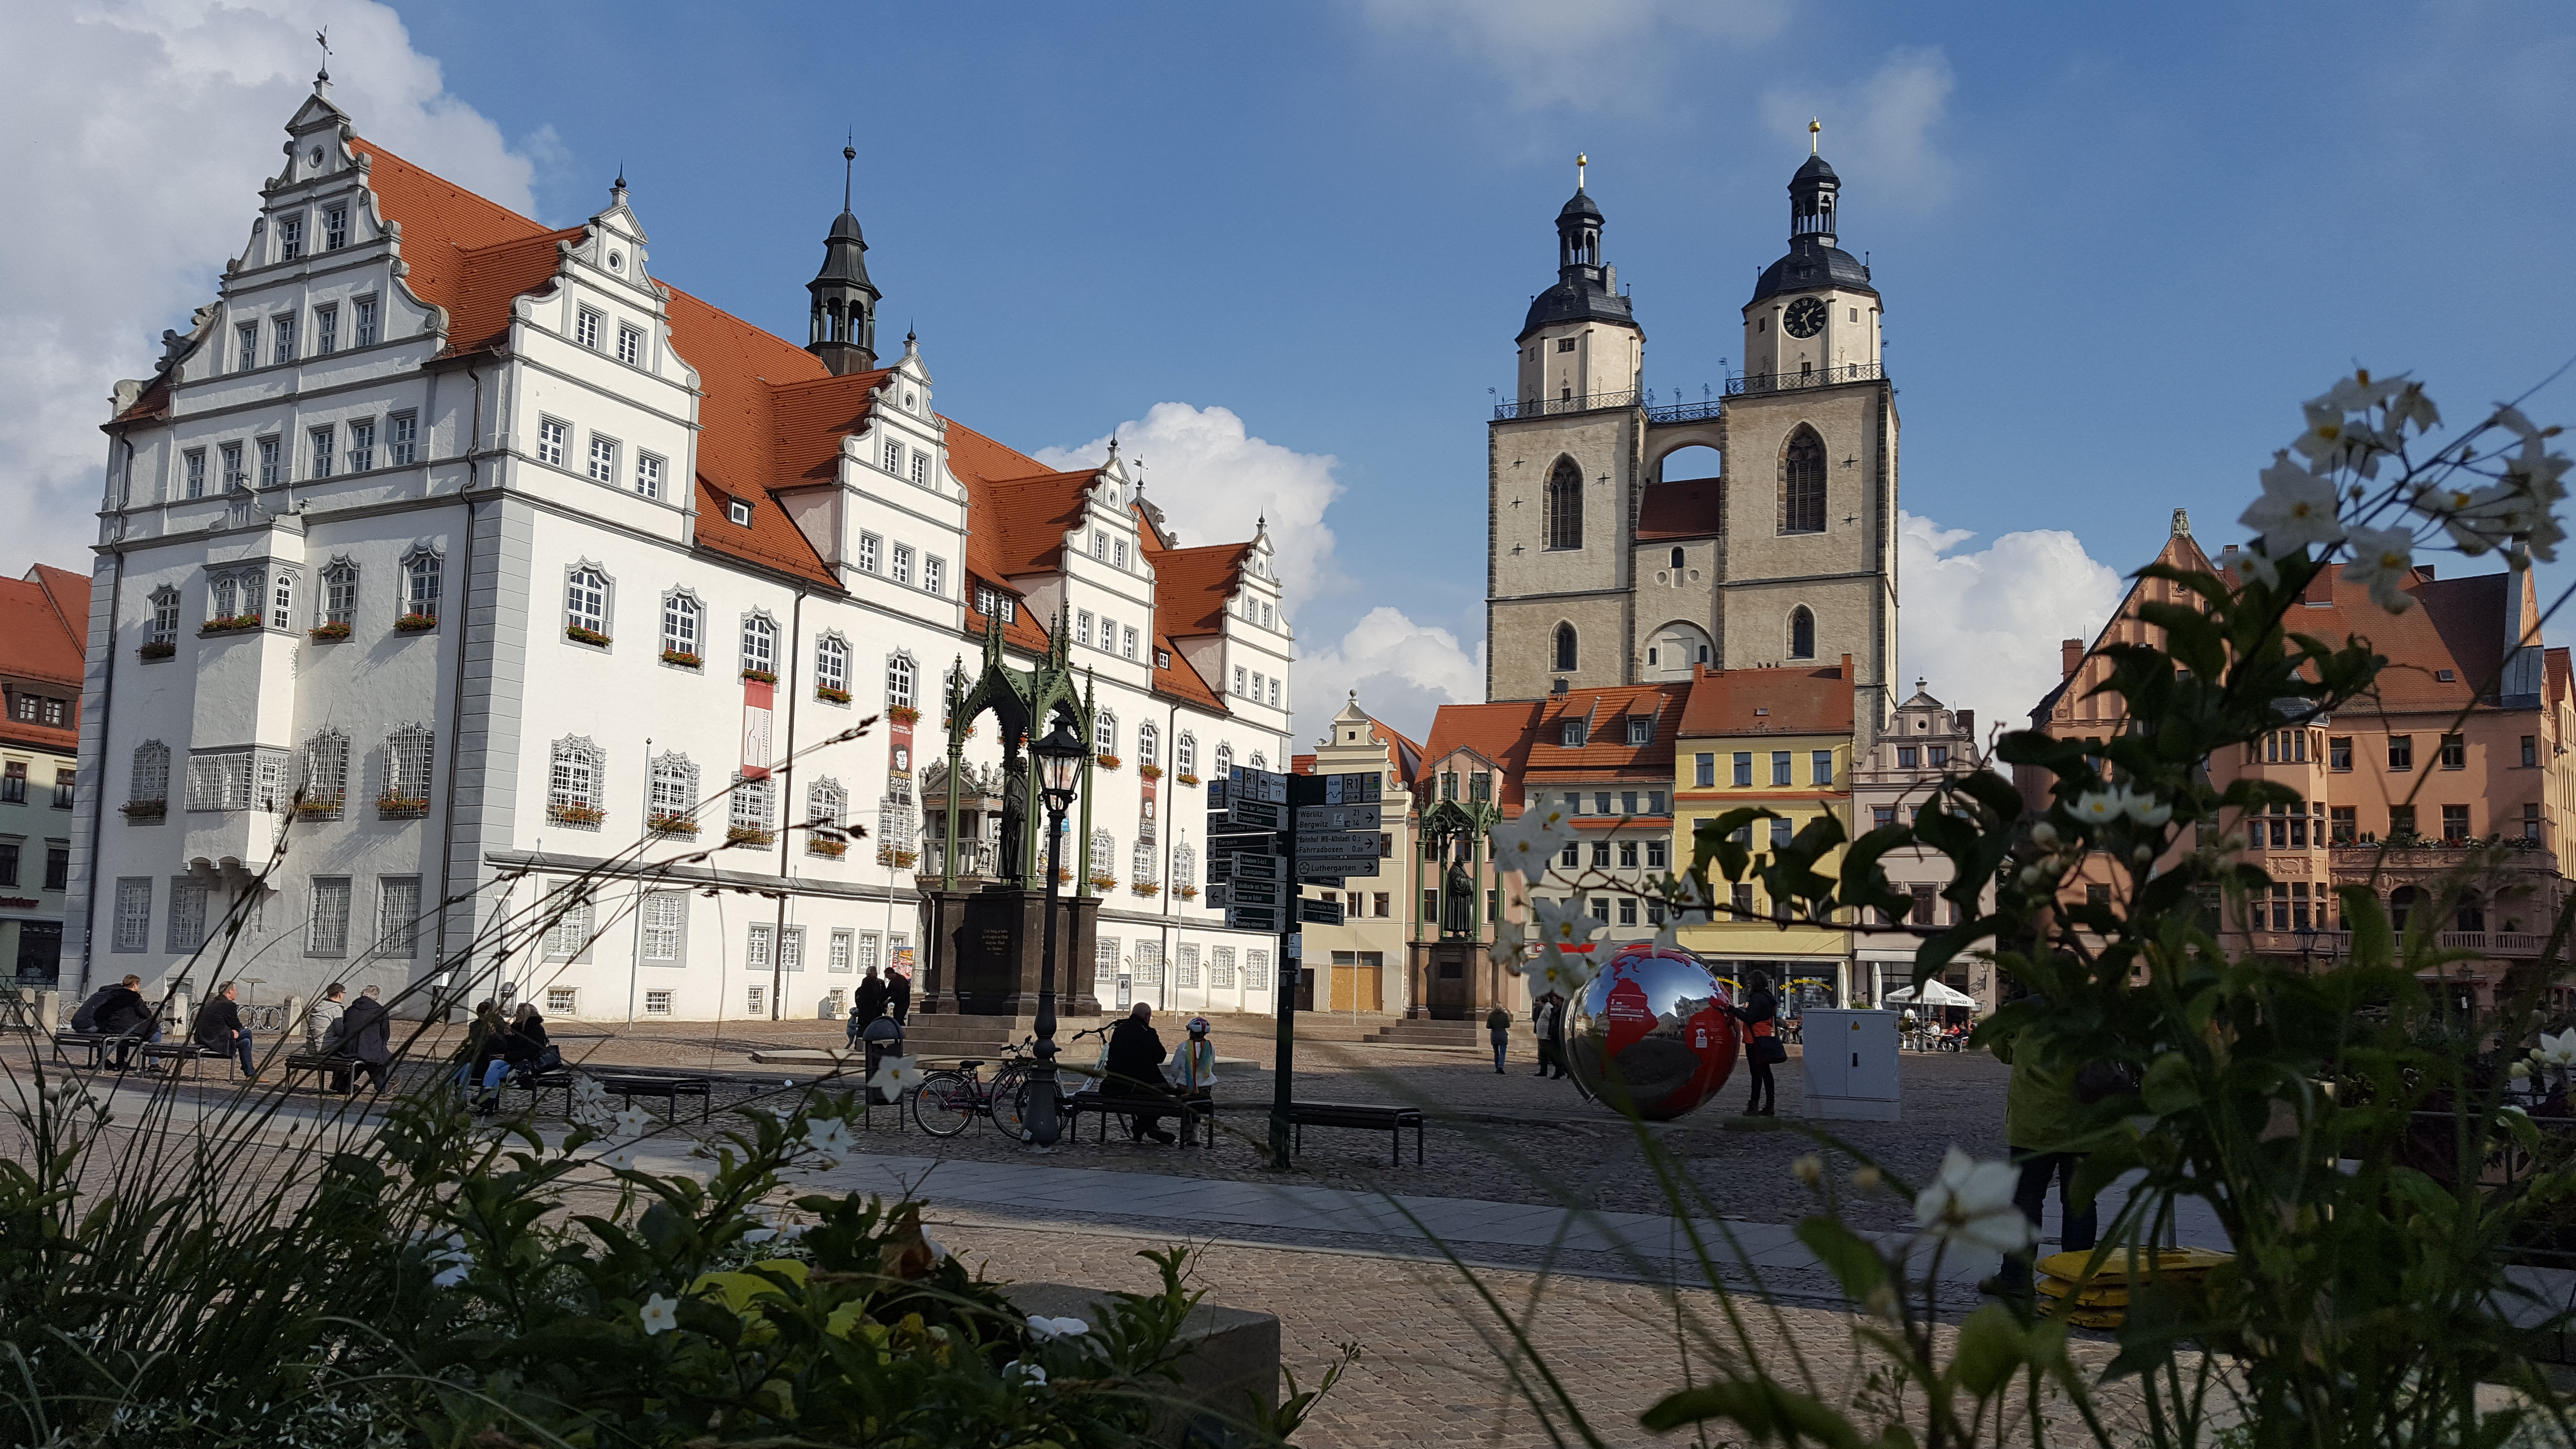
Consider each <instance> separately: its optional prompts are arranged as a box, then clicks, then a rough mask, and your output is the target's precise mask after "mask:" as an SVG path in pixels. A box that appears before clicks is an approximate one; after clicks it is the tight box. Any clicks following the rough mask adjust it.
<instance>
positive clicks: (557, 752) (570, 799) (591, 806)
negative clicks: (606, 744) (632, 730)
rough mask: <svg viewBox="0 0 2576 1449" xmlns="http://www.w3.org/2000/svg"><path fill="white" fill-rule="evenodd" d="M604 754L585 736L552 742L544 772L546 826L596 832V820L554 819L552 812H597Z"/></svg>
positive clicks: (598, 809)
mask: <svg viewBox="0 0 2576 1449" xmlns="http://www.w3.org/2000/svg"><path fill="white" fill-rule="evenodd" d="M607 763H608V759H607V752H606V751H604V750H602V749H600V747H599V746H597V745H595V744H593V743H591V741H590V738H589V737H588V736H586V735H567V736H565V737H564V738H562V739H559V740H556V741H555V742H554V746H553V748H552V749H551V750H550V751H549V752H548V766H547V773H546V813H547V816H548V823H549V824H551V825H555V826H560V827H563V828H566V829H572V830H596V829H598V828H599V821H598V820H596V819H594V820H590V821H580V820H565V819H557V818H554V817H555V812H556V811H558V810H562V809H566V808H568V807H572V808H579V809H582V810H587V811H593V812H599V813H600V814H602V815H603V816H604V814H605V811H604V809H603V807H602V804H601V794H600V791H601V779H600V777H601V776H603V775H605V774H607V773H608V771H607Z"/></svg>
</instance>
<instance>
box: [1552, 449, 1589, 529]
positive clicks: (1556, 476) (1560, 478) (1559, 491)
mask: <svg viewBox="0 0 2576 1449" xmlns="http://www.w3.org/2000/svg"><path fill="white" fill-rule="evenodd" d="M1547 546H1548V547H1549V548H1581V547H1583V470H1582V469H1580V468H1577V467H1575V466H1574V460H1573V459H1571V458H1559V459H1557V460H1556V468H1555V471H1553V472H1551V473H1550V474H1549V475H1548V479H1547Z"/></svg>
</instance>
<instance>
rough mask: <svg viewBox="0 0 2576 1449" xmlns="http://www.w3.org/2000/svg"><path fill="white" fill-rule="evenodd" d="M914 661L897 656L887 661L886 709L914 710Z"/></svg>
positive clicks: (903, 656) (900, 655) (906, 657)
mask: <svg viewBox="0 0 2576 1449" xmlns="http://www.w3.org/2000/svg"><path fill="white" fill-rule="evenodd" d="M912 675H913V668H912V660H911V659H910V658H909V657H908V656H906V655H902V654H897V655H895V656H893V657H892V658H889V659H888V660H886V708H888V709H910V708H912Z"/></svg>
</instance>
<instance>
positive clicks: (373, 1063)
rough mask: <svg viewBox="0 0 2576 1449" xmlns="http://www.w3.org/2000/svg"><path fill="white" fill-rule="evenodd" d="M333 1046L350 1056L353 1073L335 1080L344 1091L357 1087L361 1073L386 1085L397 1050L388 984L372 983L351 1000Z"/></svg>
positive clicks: (382, 1086) (379, 1088) (380, 1087)
mask: <svg viewBox="0 0 2576 1449" xmlns="http://www.w3.org/2000/svg"><path fill="white" fill-rule="evenodd" d="M330 1050H331V1051H333V1052H335V1053H337V1054H339V1055H341V1056H345V1057H347V1058H349V1066H350V1068H351V1073H352V1074H350V1075H343V1076H342V1077H341V1078H340V1080H339V1082H338V1083H336V1084H335V1085H337V1086H338V1087H339V1089H340V1090H341V1091H343V1092H354V1091H356V1090H357V1088H358V1083H357V1078H358V1077H365V1078H367V1079H368V1080H369V1081H371V1082H373V1083H374V1084H375V1088H376V1090H377V1091H379V1092H381V1091H383V1090H384V1089H385V1083H386V1081H387V1080H388V1079H389V1078H390V1077H391V1075H392V1074H391V1073H390V1072H389V1071H388V1070H387V1067H388V1065H389V1064H390V1063H391V1062H392V1061H393V1059H394V1053H393V1019H392V1017H391V1015H390V1014H388V1013H387V1012H386V1010H385V1003H384V988H382V987H379V986H370V987H368V988H367V989H366V990H364V991H361V992H359V993H358V999H357V1000H355V1001H353V1002H351V1003H349V1011H348V1014H347V1015H346V1016H344V1017H342V1018H341V1019H340V1031H339V1039H338V1040H337V1041H335V1042H333V1043H332V1044H331V1047H330Z"/></svg>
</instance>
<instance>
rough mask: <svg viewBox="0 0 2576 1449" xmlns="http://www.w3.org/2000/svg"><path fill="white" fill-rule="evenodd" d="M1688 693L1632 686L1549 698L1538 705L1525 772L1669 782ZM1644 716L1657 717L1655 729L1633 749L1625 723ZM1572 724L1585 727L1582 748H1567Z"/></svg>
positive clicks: (1678, 687) (1685, 688) (1673, 687)
mask: <svg viewBox="0 0 2576 1449" xmlns="http://www.w3.org/2000/svg"><path fill="white" fill-rule="evenodd" d="M1690 690H1691V686H1689V685H1687V684H1681V683H1674V684H1632V685H1625V686H1622V687H1620V688H1617V689H1577V690H1570V691H1568V692H1566V693H1564V694H1551V695H1549V696H1548V697H1547V698H1546V699H1544V700H1541V701H1540V702H1539V714H1538V718H1537V720H1536V721H1535V722H1534V723H1533V724H1532V726H1531V733H1530V745H1529V756H1528V764H1527V766H1526V768H1527V770H1528V772H1529V773H1530V774H1531V775H1532V776H1533V777H1539V778H1544V779H1547V780H1561V779H1568V778H1572V777H1574V776H1577V775H1580V776H1582V777H1584V778H1586V779H1594V778H1601V777H1605V776H1609V777H1617V776H1634V777H1637V778H1641V779H1642V778H1647V777H1652V778H1655V779H1659V780H1668V779H1670V778H1672V773H1673V742H1674V741H1675V740H1677V739H1679V738H1680V737H1681V728H1682V708H1683V702H1684V700H1685V699H1686V698H1687V697H1688V696H1689V694H1690ZM1640 714H1651V715H1652V716H1653V718H1654V721H1655V726H1654V730H1653V732H1652V733H1650V734H1649V735H1648V736H1647V737H1646V743H1644V744H1642V745H1632V744H1630V743H1628V730H1627V726H1626V725H1624V724H1622V723H1621V721H1623V720H1626V719H1628V718H1629V717H1631V716H1634V715H1640ZM1569 719H1580V720H1582V721H1584V722H1585V725H1586V728H1585V730H1584V742H1583V743H1582V744H1579V745H1568V744H1566V743H1564V739H1565V729H1564V726H1565V722H1566V721H1567V720H1569Z"/></svg>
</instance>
